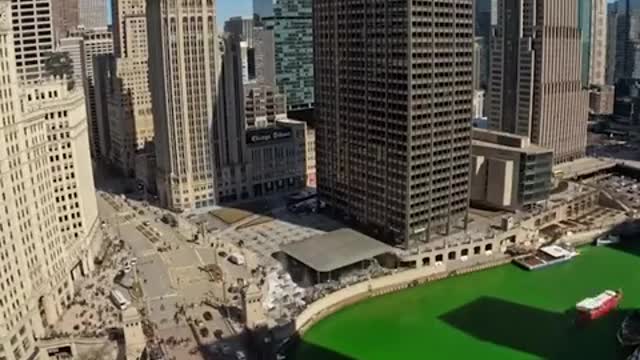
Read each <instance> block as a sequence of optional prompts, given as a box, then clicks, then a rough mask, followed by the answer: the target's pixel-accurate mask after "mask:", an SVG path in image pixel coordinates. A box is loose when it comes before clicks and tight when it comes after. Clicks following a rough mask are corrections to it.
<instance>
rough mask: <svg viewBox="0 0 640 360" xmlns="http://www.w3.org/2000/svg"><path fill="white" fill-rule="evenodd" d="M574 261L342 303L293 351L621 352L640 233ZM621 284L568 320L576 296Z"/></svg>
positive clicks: (363, 356)
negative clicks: (592, 313)
mask: <svg viewBox="0 0 640 360" xmlns="http://www.w3.org/2000/svg"><path fill="white" fill-rule="evenodd" d="M580 252H581V255H580V256H578V257H577V258H576V259H575V260H574V261H572V262H570V263H566V264H561V265H558V266H555V267H552V268H548V269H543V270H540V271H536V272H528V271H525V270H522V269H520V268H518V267H516V266H514V265H505V266H501V267H498V268H494V269H491V270H486V271H482V272H477V273H472V274H468V275H464V276H460V277H455V278H450V279H446V280H442V281H438V282H433V283H429V284H425V285H423V286H420V287H416V288H412V289H409V290H404V291H401V292H398V293H394V294H389V295H385V296H382V297H378V298H374V299H370V300H367V301H364V302H361V303H358V304H356V305H353V306H350V307H347V308H346V309H343V310H341V311H339V312H337V313H336V314H333V315H332V316H330V317H328V318H326V319H324V320H322V321H320V322H319V323H317V324H316V325H315V326H314V327H312V328H311V329H310V330H309V331H308V332H307V333H306V334H305V335H304V337H303V341H302V342H301V343H300V345H299V346H298V348H297V349H296V352H295V356H294V357H295V359H297V360H396V359H402V360H410V359H415V360H425V359H492V360H501V359H504V360H507V359H508V360H517V359H522V360H529V359H553V360H561V359H562V360H564V359H601V360H614V359H624V358H625V357H626V355H627V354H628V353H629V349H622V348H621V346H620V345H619V344H618V342H617V340H616V336H615V333H616V331H617V330H618V327H619V325H620V323H621V322H622V320H623V318H624V316H625V314H627V313H628V312H629V311H630V310H631V309H634V308H638V307H640V271H639V270H640V242H639V243H634V244H633V245H629V244H627V245H625V246H619V247H611V248H595V247H590V246H587V247H583V248H581V249H580ZM605 289H612V290H616V289H622V290H623V291H624V298H623V300H622V303H621V306H620V308H619V309H618V310H616V311H615V312H612V313H610V314H609V315H607V316H606V317H605V318H602V319H599V320H596V321H595V322H592V323H589V324H587V325H583V326H578V325H576V324H575V322H574V319H575V311H574V310H573V309H574V305H575V303H576V302H578V301H579V300H581V299H583V298H585V297H587V296H594V295H596V294H598V293H600V292H602V291H603V290H605Z"/></svg>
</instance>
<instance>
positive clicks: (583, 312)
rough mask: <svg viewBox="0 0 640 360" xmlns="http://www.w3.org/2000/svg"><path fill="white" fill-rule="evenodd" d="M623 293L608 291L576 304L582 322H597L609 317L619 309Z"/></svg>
mask: <svg viewBox="0 0 640 360" xmlns="http://www.w3.org/2000/svg"><path fill="white" fill-rule="evenodd" d="M620 300H622V291H621V290H618V291H613V290H606V291H604V292H602V293H601V294H599V295H598V296H596V297H592V298H586V299H584V300H582V301H580V302H579V303H577V304H576V310H578V318H579V319H580V320H595V319H598V318H601V317H603V316H605V315H607V314H608V313H609V312H611V310H613V309H615V308H617V307H618V304H619V303H620Z"/></svg>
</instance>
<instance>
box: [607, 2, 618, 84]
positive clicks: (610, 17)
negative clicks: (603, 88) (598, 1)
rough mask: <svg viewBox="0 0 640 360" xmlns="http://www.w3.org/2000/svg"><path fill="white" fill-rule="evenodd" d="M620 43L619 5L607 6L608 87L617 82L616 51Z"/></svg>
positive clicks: (611, 4)
mask: <svg viewBox="0 0 640 360" xmlns="http://www.w3.org/2000/svg"><path fill="white" fill-rule="evenodd" d="M617 43H618V3H617V2H615V3H610V4H607V62H606V64H607V65H606V66H607V74H606V80H607V85H614V84H615V82H616V49H617Z"/></svg>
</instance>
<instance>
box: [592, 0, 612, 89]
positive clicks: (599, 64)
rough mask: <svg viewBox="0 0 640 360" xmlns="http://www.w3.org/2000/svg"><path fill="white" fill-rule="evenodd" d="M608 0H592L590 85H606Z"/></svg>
mask: <svg viewBox="0 0 640 360" xmlns="http://www.w3.org/2000/svg"><path fill="white" fill-rule="evenodd" d="M607 5H608V2H607V0H592V5H591V53H590V56H589V59H590V62H589V85H599V86H600V85H605V84H606V73H607V25H608V24H607Z"/></svg>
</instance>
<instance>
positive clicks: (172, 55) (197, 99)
mask: <svg viewBox="0 0 640 360" xmlns="http://www.w3.org/2000/svg"><path fill="white" fill-rule="evenodd" d="M191 4H192V5H191V6H186V5H185V3H184V2H176V1H168V0H159V1H149V2H147V34H148V38H149V60H150V61H149V77H150V90H151V99H152V105H153V118H154V140H155V145H156V146H155V149H156V163H157V167H158V168H157V179H158V180H157V187H158V195H159V198H160V202H161V204H162V205H163V206H166V207H169V208H172V209H177V210H188V209H193V208H201V207H205V206H210V205H214V204H215V203H216V193H217V190H216V189H215V188H214V183H215V182H214V179H215V176H216V172H217V171H218V170H219V169H218V168H217V164H216V160H215V156H216V153H215V151H214V150H213V147H212V146H211V144H212V141H216V138H217V135H216V134H215V130H214V125H215V124H217V123H218V121H217V119H218V111H219V110H221V109H219V108H218V106H217V98H218V94H217V87H218V85H219V84H218V83H219V72H220V69H219V58H218V57H219V55H218V53H219V44H218V38H217V29H216V8H215V3H214V1H212V0H198V1H194V2H191ZM196 34H197V36H196Z"/></svg>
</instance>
